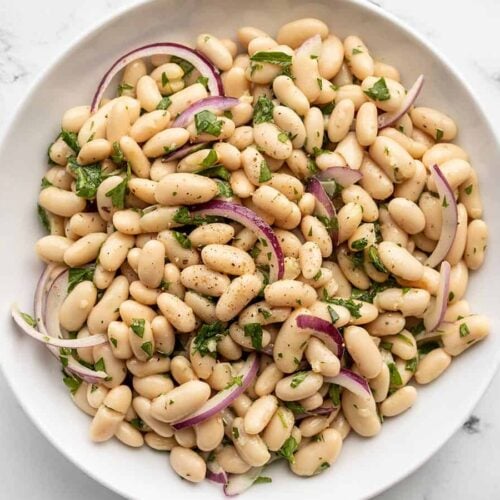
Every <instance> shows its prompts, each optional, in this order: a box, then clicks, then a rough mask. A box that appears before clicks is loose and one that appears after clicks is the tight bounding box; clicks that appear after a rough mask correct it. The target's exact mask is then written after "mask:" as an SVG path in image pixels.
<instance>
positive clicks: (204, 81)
mask: <svg viewBox="0 0 500 500" xmlns="http://www.w3.org/2000/svg"><path fill="white" fill-rule="evenodd" d="M196 83H201V84H202V85H203V86H204V87H205V88H206V89H207V90H208V78H207V77H206V76H199V77H198V78H197V79H196Z"/></svg>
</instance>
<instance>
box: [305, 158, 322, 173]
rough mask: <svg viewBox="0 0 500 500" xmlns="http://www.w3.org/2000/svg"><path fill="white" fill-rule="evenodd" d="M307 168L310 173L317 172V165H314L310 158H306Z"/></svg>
mask: <svg viewBox="0 0 500 500" xmlns="http://www.w3.org/2000/svg"><path fill="white" fill-rule="evenodd" d="M307 170H309V172H310V174H311V175H314V174H317V173H318V172H319V168H318V165H316V162H315V161H314V160H313V159H312V158H308V159H307Z"/></svg>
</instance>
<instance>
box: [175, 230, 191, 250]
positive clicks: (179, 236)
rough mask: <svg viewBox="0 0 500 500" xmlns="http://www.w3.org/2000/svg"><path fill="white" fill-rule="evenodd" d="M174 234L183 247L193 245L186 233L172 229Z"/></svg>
mask: <svg viewBox="0 0 500 500" xmlns="http://www.w3.org/2000/svg"><path fill="white" fill-rule="evenodd" d="M172 234H173V236H174V238H175V239H176V240H177V243H179V245H180V246H181V247H182V248H191V247H192V244H191V240H190V239H189V238H188V237H187V236H186V235H185V234H184V233H180V232H179V231H172Z"/></svg>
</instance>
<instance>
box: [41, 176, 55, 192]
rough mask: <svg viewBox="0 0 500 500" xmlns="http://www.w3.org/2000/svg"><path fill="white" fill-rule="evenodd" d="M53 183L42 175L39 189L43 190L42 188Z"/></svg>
mask: <svg viewBox="0 0 500 500" xmlns="http://www.w3.org/2000/svg"><path fill="white" fill-rule="evenodd" d="M53 185H54V184H52V182H50V181H49V179H47V177H42V180H41V182H40V190H41V191H43V190H44V189H46V188H48V187H50V186H53Z"/></svg>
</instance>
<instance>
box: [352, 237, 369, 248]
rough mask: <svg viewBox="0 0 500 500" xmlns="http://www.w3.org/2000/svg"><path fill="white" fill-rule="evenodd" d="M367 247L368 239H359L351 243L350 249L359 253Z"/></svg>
mask: <svg viewBox="0 0 500 500" xmlns="http://www.w3.org/2000/svg"><path fill="white" fill-rule="evenodd" d="M367 245H368V238H360V239H359V240H355V241H353V242H352V243H351V248H352V249H353V250H357V251H360V250H363V249H364V248H366V247H367Z"/></svg>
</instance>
